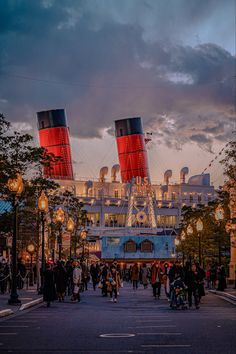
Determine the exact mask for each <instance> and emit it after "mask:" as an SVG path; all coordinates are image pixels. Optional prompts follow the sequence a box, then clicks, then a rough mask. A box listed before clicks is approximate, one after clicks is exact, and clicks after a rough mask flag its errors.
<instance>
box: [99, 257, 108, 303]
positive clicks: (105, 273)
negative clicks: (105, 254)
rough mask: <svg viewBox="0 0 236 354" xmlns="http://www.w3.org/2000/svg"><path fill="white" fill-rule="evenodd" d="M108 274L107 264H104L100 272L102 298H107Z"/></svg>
mask: <svg viewBox="0 0 236 354" xmlns="http://www.w3.org/2000/svg"><path fill="white" fill-rule="evenodd" d="M108 273H109V267H108V264H104V266H103V267H102V271H101V283H102V296H104V297H107V292H108V291H107V277H108Z"/></svg>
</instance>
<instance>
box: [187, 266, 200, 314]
mask: <svg viewBox="0 0 236 354" xmlns="http://www.w3.org/2000/svg"><path fill="white" fill-rule="evenodd" d="M184 283H185V285H187V287H188V305H189V307H190V308H191V307H192V301H193V300H192V297H194V304H195V307H196V309H199V273H198V271H197V267H196V265H195V264H193V265H192V266H191V264H190V263H188V262H186V265H185V277H184Z"/></svg>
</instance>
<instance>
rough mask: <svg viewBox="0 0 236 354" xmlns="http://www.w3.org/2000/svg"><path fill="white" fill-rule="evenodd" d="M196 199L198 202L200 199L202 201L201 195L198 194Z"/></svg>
mask: <svg viewBox="0 0 236 354" xmlns="http://www.w3.org/2000/svg"><path fill="white" fill-rule="evenodd" d="M197 201H198V203H201V201H202V195H201V194H198V196H197Z"/></svg>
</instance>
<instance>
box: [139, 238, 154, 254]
mask: <svg viewBox="0 0 236 354" xmlns="http://www.w3.org/2000/svg"><path fill="white" fill-rule="evenodd" d="M152 251H153V243H152V242H151V241H149V240H144V241H143V242H141V252H152Z"/></svg>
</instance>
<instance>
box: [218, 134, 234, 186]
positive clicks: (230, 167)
mask: <svg viewBox="0 0 236 354" xmlns="http://www.w3.org/2000/svg"><path fill="white" fill-rule="evenodd" d="M220 163H221V164H222V165H223V166H224V174H225V176H227V178H228V179H229V180H231V181H232V182H234V183H235V182H236V141H235V140H232V141H230V142H229V145H228V148H227V149H226V150H225V157H224V158H223V159H222V160H221V161H220Z"/></svg>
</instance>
